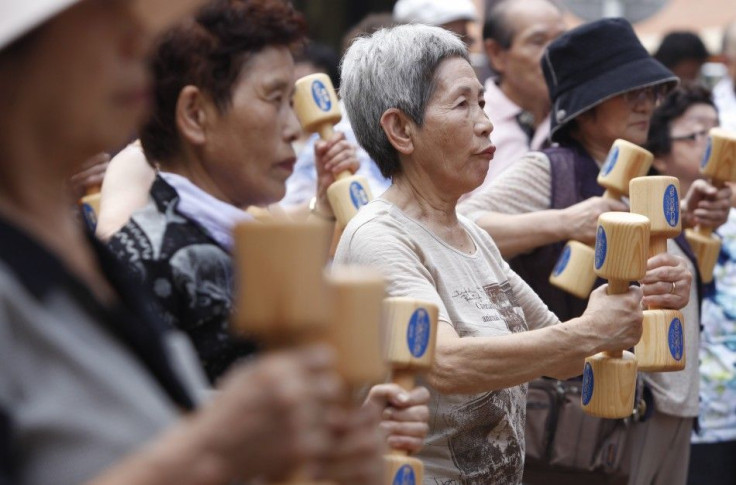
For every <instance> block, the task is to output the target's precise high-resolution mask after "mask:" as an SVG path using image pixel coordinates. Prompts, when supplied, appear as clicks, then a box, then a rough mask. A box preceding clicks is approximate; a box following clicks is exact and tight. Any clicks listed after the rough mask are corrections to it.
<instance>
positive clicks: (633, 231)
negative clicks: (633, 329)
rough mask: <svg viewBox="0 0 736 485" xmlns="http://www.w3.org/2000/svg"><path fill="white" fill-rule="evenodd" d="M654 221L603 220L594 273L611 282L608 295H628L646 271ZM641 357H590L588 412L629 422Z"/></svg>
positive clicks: (619, 215)
mask: <svg viewBox="0 0 736 485" xmlns="http://www.w3.org/2000/svg"><path fill="white" fill-rule="evenodd" d="M648 253H649V219H647V218H646V217H644V216H642V215H639V214H629V213H627V212H606V213H604V214H601V215H600V217H599V218H598V231H597V234H596V241H595V272H596V274H597V275H598V276H600V277H601V278H606V279H608V294H609V295H616V294H622V293H626V292H627V291H629V282H631V281H636V280H640V279H641V278H643V277H644V274H645V273H646V269H647V254H648ZM635 394H636V357H634V354H632V353H631V352H628V351H626V350H623V349H621V350H618V351H613V352H600V353H598V354H595V355H593V356H591V357H588V358H587V359H585V366H584V368H583V390H582V396H581V401H582V405H583V410H584V411H585V412H586V413H588V414H590V415H592V416H597V417H599V418H624V417H627V416H630V415H631V413H632V411H633V409H634V395H635Z"/></svg>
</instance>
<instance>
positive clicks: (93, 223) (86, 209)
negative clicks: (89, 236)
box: [82, 204, 97, 231]
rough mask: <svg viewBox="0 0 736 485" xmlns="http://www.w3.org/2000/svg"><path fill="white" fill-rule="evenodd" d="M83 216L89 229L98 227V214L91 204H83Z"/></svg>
mask: <svg viewBox="0 0 736 485" xmlns="http://www.w3.org/2000/svg"><path fill="white" fill-rule="evenodd" d="M82 218H83V219H84V222H85V224H87V227H88V228H89V229H91V230H92V231H94V230H95V229H96V228H97V214H95V210H94V208H92V206H91V205H89V204H82Z"/></svg>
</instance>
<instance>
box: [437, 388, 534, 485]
mask: <svg viewBox="0 0 736 485" xmlns="http://www.w3.org/2000/svg"><path fill="white" fill-rule="evenodd" d="M522 392H524V391H523V387H512V388H508V389H502V390H500V391H495V392H489V393H485V394H481V395H479V396H478V397H477V398H476V399H473V400H471V401H468V402H466V403H464V404H462V405H461V406H458V407H455V408H453V409H450V410H449V411H448V413H447V414H446V415H445V419H446V420H447V421H448V425H449V426H448V427H449V428H451V429H456V430H458V431H459V432H458V433H457V434H456V435H455V436H454V437H451V438H450V440H449V446H450V453H451V455H452V461H453V464H454V465H455V466H456V467H457V469H458V470H460V474H461V477H462V478H461V481H460V482H459V483H462V484H465V483H468V484H470V483H473V484H475V483H515V482H516V481H517V480H518V477H520V476H521V469H522V467H523V461H522V460H523V459H522V457H523V455H524V450H523V447H522V445H521V443H520V442H519V436H520V433H523V430H524V426H523V419H524V416H523V415H520V414H519V412H518V410H514V409H513V408H514V406H513V405H512V403H513V402H519V399H520V397H519V396H518V395H515V394H518V393H522Z"/></svg>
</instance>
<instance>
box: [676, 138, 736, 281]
mask: <svg viewBox="0 0 736 485" xmlns="http://www.w3.org/2000/svg"><path fill="white" fill-rule="evenodd" d="M700 173H701V174H702V175H703V176H704V177H705V178H707V179H710V181H711V183H712V184H713V185H714V186H715V187H718V188H721V187H723V185H724V183H725V182H736V133H731V132H728V131H726V130H723V129H721V128H711V130H710V133H709V137H708V146H707V148H706V150H705V155H704V156H703V161H702V162H701V164H700ZM685 238H686V239H687V241H688V243H690V247H692V248H693V252H694V253H695V256H696V258H697V260H698V269H699V270H700V277H701V279H702V280H703V282H704V283H710V282H711V281H713V268H714V267H715V265H716V261H718V254H719V253H720V251H721V240H720V239H719V238H717V237H716V236H714V235H713V229H712V228H710V227H701V226H696V227H695V228H694V229H686V230H685Z"/></svg>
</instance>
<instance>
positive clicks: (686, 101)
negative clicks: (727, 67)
mask: <svg viewBox="0 0 736 485" xmlns="http://www.w3.org/2000/svg"><path fill="white" fill-rule="evenodd" d="M700 103H702V104H707V105H710V106H713V107H714V108H715V107H716V106H715V104H714V103H713V96H712V95H711V92H710V90H709V89H708V88H706V87H705V86H703V85H701V84H697V83H684V84H681V85H680V86H678V87H676V88H675V89H673V90H672V92H670V93H669V94H668V95H667V97H666V98H665V99H664V101H662V104H660V105H659V106H658V107H657V109H655V110H654V113H653V114H652V119H651V122H650V124H649V136H648V137H647V143H646V145H645V146H644V148H646V149H647V150H649V151H650V152H652V154H653V155H654V156H655V157H662V156H665V155H668V154H669V153H670V152H671V151H672V139H671V138H670V125H671V124H672V122H673V121H674V120H675V119H677V118H679V117H680V116H682V115H683V114H684V113H685V111H687V109H688V108H689V107H690V106H692V105H694V104H700Z"/></svg>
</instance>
